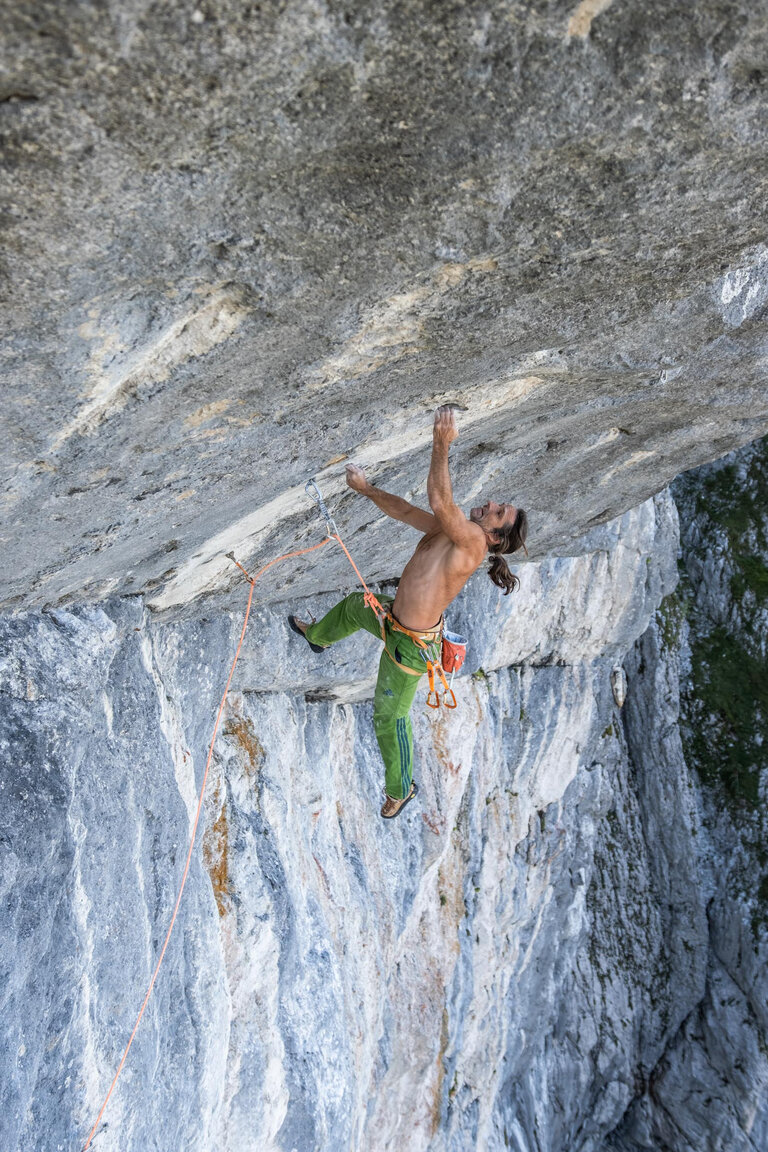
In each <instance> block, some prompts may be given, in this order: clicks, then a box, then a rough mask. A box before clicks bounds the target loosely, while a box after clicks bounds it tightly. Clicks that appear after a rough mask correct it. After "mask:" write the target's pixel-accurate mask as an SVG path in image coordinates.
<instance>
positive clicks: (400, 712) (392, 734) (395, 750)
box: [373, 652, 422, 800]
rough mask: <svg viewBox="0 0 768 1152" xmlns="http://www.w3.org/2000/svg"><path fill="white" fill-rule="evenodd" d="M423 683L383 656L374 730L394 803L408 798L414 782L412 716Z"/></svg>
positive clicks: (375, 707)
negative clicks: (417, 694) (414, 702)
mask: <svg viewBox="0 0 768 1152" xmlns="http://www.w3.org/2000/svg"><path fill="white" fill-rule="evenodd" d="M421 682H422V681H421V677H420V676H412V675H410V673H408V672H404V671H403V670H402V669H401V668H398V666H397V664H396V663H394V662H393V661H392V660H391V659H390V657H389V655H388V654H387V653H386V652H382V654H381V660H380V662H379V676H378V680H377V681H376V695H375V696H374V701H373V729H374V732H375V733H376V739H377V741H378V743H379V749H380V750H381V755H382V758H383V760H384V782H385V789H386V793H387V796H391V797H392V798H393V799H395V800H401V799H402V798H403V797H404V796H407V795H408V791H409V789H410V787H411V782H412V780H413V728H412V727H411V717H410V715H409V713H410V711H411V705H412V704H413V698H414V696H415V695H416V689H417V688H418V687H419V685H420V684H421Z"/></svg>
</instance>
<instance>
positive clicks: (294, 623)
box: [288, 616, 328, 652]
mask: <svg viewBox="0 0 768 1152" xmlns="http://www.w3.org/2000/svg"><path fill="white" fill-rule="evenodd" d="M288 623H289V624H290V626H291V628H293V630H294V632H296V633H298V635H299V636H303V637H304V639H305V640H307V636H306V633H305V631H304V629H303V628H300V627H299V622H298V620H297V618H296V617H295V616H289V617H288ZM310 623H311V624H316V623H317V621H316V620H315V618H314V616H313V617H312V620H311V621H310ZM308 627H309V624H307V628H308ZM307 644H309V646H310V648H311V649H312V651H313V652H325V650H326V648H327V647H328V645H327V644H313V643H312V641H311V640H307Z"/></svg>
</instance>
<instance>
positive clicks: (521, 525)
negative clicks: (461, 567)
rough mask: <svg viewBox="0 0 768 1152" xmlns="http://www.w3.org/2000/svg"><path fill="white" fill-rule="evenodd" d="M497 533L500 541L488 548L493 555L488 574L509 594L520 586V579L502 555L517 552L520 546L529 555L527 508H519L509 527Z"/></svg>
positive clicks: (505, 593) (498, 586) (500, 529)
mask: <svg viewBox="0 0 768 1152" xmlns="http://www.w3.org/2000/svg"><path fill="white" fill-rule="evenodd" d="M497 535H498V536H499V541H498V543H495V544H491V545H490V547H489V548H488V551H489V553H490V555H491V563H490V565H489V567H488V575H489V576H490V578H491V580H492V581H493V582H494V584H495V585H496V587H497V588H502V589H503V591H504V595H505V596H508V595H509V593H510V592H514V590H515V588H519V586H520V581H519V580H518V578H517V576H515V575H514V574H513V573H512V572H510V570H509V568H508V567H507V562H506V560H503V559H502V555H509V553H510V552H516V551H517V550H518V548H522V549H523V550H524V551H525V554H526V556H527V555H528V549H527V548H526V547H525V541H526V537H527V536H528V517H527V515H526V513H525V510H524V509H523V508H518V510H517V516H515V519H514V523H512V524H510V525H509V527H507V528H499V529H497Z"/></svg>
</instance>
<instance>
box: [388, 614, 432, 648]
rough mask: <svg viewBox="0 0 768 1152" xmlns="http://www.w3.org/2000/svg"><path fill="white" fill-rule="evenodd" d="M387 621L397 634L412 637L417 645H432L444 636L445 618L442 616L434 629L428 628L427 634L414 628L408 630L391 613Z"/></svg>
mask: <svg viewBox="0 0 768 1152" xmlns="http://www.w3.org/2000/svg"><path fill="white" fill-rule="evenodd" d="M386 618H387V620H388V621H389V622H390V624H391V625H392V627H393V628H394V630H395V632H404V633H405V635H406V636H410V637H411V639H412V640H415V641H416V642H417V643H418V642H419V641H421V643H422V644H432V643H434V642H435V641H436V640H439V639H440V637H441V636H442V634H443V617H442V616H441V617H440V619H439V620H438V622H437V624H436V625H435V627H434V628H428V629H427V630H426V631H425V632H417V631H415V629H413V628H406V627H405V625H404V624H401V623H400V621H399V620H398V619H397V617H396V616H393V614H392V613H391V612H387V614H386Z"/></svg>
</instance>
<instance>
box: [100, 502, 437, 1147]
mask: <svg viewBox="0 0 768 1152" xmlns="http://www.w3.org/2000/svg"><path fill="white" fill-rule="evenodd" d="M311 489H313V491H312V490H311ZM306 491H307V493H308V495H310V496H311V497H312V499H314V500H316V501H317V503H318V504H319V507H320V511H321V513H322V515H323V517H324V519H325V521H326V525H327V528H328V535H327V536H326V537H325V539H324V540H321V541H320V543H319V544H313V545H312V546H311V547H310V548H299V549H297V550H296V551H294V552H285V553H283V555H282V556H276V557H275V558H274V560H270V561H269V563H268V564H265V565H264V567H263V568H260V569H259V571H258V572H257V573H256V575H255V576H251V575H250V574H249V573H248V572H247V571H246V569H245V568H244V567H243V565H242V564H240V563H239V562H238V561H237V560H235V557H234V555H233V554H232V553H231V552H230V553H228V556H229V557H230V558H231V559H232V561H233V562H234V563H235V564H236V565H237V567H238V568H239V569H240V571H241V572H242V573H243V574H244V575H245V577H246V579H247V580H248V582H249V584H250V586H251V587H250V591H249V593H248V603H247V605H246V609H245V618H244V619H243V627H242V629H241V631H240V639H239V641H238V643H237V650H236V652H235V657H234V660H233V661H232V667H231V668H230V670H229V676H228V677H227V683H226V686H225V688H224V695H223V696H222V698H221V703H220V704H219V710H218V712H217V714H216V722H215V724H214V726H213V733H212V735H211V743H210V745H209V748H208V758H207V760H206V762H205V771H204V772H203V782H202V784H201V786H200V795H199V797H198V801H197V811H196V812H195V819H194V822H193V824H192V835H191V837H190V843H189V851H188V852H187V859H186V862H185V864H184V872H183V874H182V877H181V884H180V885H179V893H178V895H177V897H176V904H175V905H174V909H173V915H172V916H171V922H170V924H169V925H168V931H167V933H166V935H165V940H164V941H163V946H162V948H161V950H160V955H159V957H158V959H157V964H156V965H155V969H154V971H153V973H152V978H151V980H150V982H149V987H148V988H147V993H146V995H145V997H144V1000H143V1002H142V1005H141V1008H140V1009H139V1014H138V1016H137V1017H136V1023H135V1024H134V1026H133V1031H132V1032H131V1035H130V1037H129V1038H128V1043H127V1044H126V1046H125V1051H124V1052H123V1056H122V1059H121V1060H120V1063H119V1065H118V1068H117V1071H116V1072H115V1075H114V1078H113V1080H112V1083H111V1084H110V1086H109V1091H108V1092H107V1095H106V1096H105V1098H104V1103H103V1104H102V1106H101V1109H100V1111H99V1114H98V1116H97V1117H96V1121H95V1123H94V1125H93V1128H92V1129H91V1131H90V1134H89V1136H88V1139H87V1140H86V1142H85V1145H84V1147H83V1152H88V1148H90V1146H91V1141H92V1140H93V1137H94V1135H95V1134H96V1130H97V1129H98V1127H99V1124H100V1123H101V1118H102V1116H103V1115H104V1111H105V1109H106V1107H107V1104H108V1103H109V1099H110V1097H111V1095H112V1093H113V1091H114V1088H115V1085H116V1084H117V1081H118V1078H119V1076H120V1073H121V1072H122V1070H123V1066H124V1064H125V1061H126V1059H127V1057H128V1053H129V1052H130V1050H131V1045H132V1044H133V1041H134V1037H135V1036H136V1032H137V1031H138V1027H139V1024H140V1023H141V1019H142V1016H143V1015H144V1010H145V1009H146V1007H147V1004H148V1003H149V998H150V996H151V995H152V989H153V988H154V986H155V981H156V980H157V975H158V972H159V971H160V965H161V964H162V962H163V957H164V956H165V952H166V949H167V947H168V941H169V940H170V938H171V932H172V931H173V926H174V924H175V923H176V916H177V914H178V911H179V905H180V904H181V897H182V893H183V892H184V885H185V884H186V882H187V874H188V872H189V866H190V863H191V861H192V851H193V849H194V846H195V838H196V836H197V826H198V823H199V821H200V813H201V812H202V808H203V799H204V797H205V787H206V784H207V782H208V772H209V769H210V766H211V761H212V759H213V747H214V744H215V742H216V734H217V732H218V730H219V723H220V722H221V716H222V713H223V711H224V705H225V704H226V702H227V695H228V693H229V686H230V684H231V683H232V677H233V675H234V673H235V668H236V667H237V662H238V659H239V657H240V649H241V648H242V646H243V640H244V639H245V632H246V629H247V627H248V620H249V617H250V614H251V604H252V603H253V589H254V585H255V584H256V581H257V580H258V579H259V577H260V576H263V575H264V573H265V572H266V571H267V570H268V569H269V568H271V567H272V566H273V565H274V564H278V563H279V562H280V561H281V560H288V559H289V558H290V557H291V556H304V555H306V553H308V552H316V551H317V549H318V548H322V547H323V545H325V544H327V543H328V542H329V541H330V540H335V541H336V543H337V544H339V545H340V547H341V548H342V550H343V552H344V555H345V556H346V557H347V559H348V560H349V562H350V564H351V565H352V567H353V569H354V571H355V573H356V575H357V578H358V580H359V581H360V583H361V584H362V586H363V588H364V589H365V603H366V604H367V605H369V607H371V608H372V609H373V611H374V612H375V613H376V616H377V619H378V620H379V623H380V624H381V626H382V634H383V627H384V620H385V618H386V617H387V616H388V615H389V613H388V612H387V611H386V609H385V608H384V607H383V606H382V604H381V603H380V601H379V600H378V599H377V598H376V596H375V595H374V593H373V592H371V590H370V588H369V587H368V585H367V584H366V582H365V580H364V579H363V577H362V574H361V572H360V569H359V568H358V567H357V564H355V562H354V560H353V559H352V556H351V555H350V553H349V550H348V549H347V546H346V544H345V543H344V541H343V540H342V538H341V536H340V535H339V532H338V529H337V528H336V524H335V523H334V521H333V519H332V518H331V516H330V514H329V513H328V509H327V508H326V507H325V504H324V502H323V499H322V496H321V494H320V490H319V488H318V487H317V485H316V484H315V483H314V481H313V480H311V481H309V483H308V484H307V486H306ZM403 631H407V629H403ZM409 634H410V633H409ZM435 667H437V668H438V671H439V672H440V675H441V676H442V679H443V683H444V684H445V677H444V675H443V672H442V668H440V667H439V666H438V665H435ZM405 670H406V671H410V669H405ZM429 672H430V677H429V680H430V689H431V691H430V695H431V694H432V692H433V691H434V684H433V677H432V674H431V668H430V669H429ZM416 674H417V675H418V673H416ZM445 686H446V688H447V687H448V685H447V684H446V685H445ZM436 695H437V694H436V693H435V696H436ZM427 702H428V703H429V697H428V698H427ZM435 706H436V705H430V707H435ZM453 707H455V697H454V704H453Z"/></svg>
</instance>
